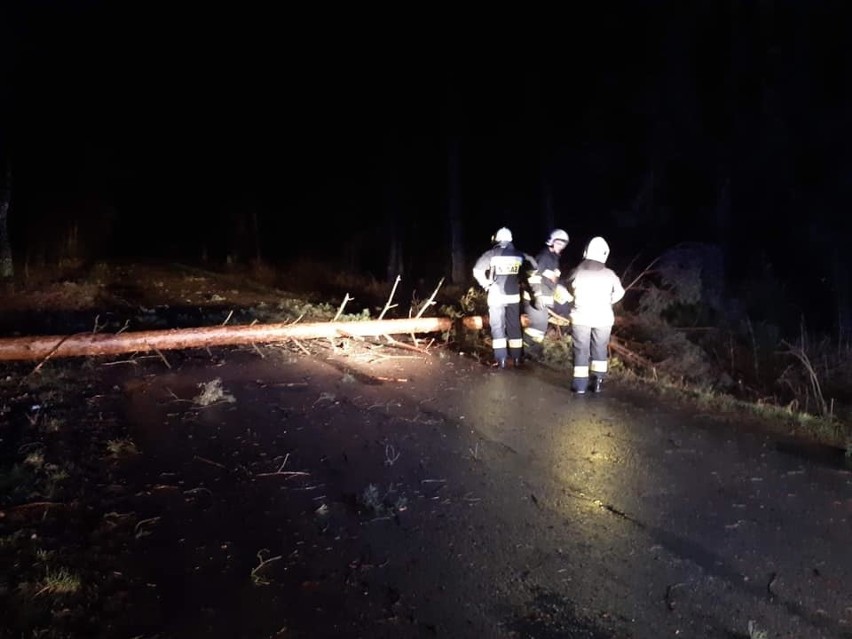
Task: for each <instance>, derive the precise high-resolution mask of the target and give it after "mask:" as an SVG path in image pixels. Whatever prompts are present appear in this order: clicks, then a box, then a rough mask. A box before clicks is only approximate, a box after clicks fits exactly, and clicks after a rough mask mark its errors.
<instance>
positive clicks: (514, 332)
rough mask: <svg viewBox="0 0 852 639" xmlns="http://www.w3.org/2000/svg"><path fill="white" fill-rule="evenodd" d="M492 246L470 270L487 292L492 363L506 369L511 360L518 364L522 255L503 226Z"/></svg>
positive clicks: (520, 343) (523, 258) (519, 353)
mask: <svg viewBox="0 0 852 639" xmlns="http://www.w3.org/2000/svg"><path fill="white" fill-rule="evenodd" d="M491 239H492V241H493V242H494V246H493V247H492V248H490V249H489V250H487V251H485V253H483V254H482V255H481V256H480V257H479V259H478V260H477V261H476V264H475V265H474V267H473V276H474V278H476V281H477V282H479V285H480V286H482V288H484V289H485V290H486V291H488V323H489V326H490V329H491V347H492V348H493V349H494V361H495V362H496V364H497V366H499V367H500V368H506V360H507V358H509V357H511V358H512V360H513V363H514V364H515V366H519V365H520V363H521V354H522V352H523V338H522V337H521V277H522V276H523V271H522V268H523V264H524V261H525V260H526V257H527V256H525V255H524V253H522V252H521V251H519V250H518V249H516V248H515V247H514V245H513V244H512V232H511V231H510V230H509V229H507V228H506V227H503V228H501V229H499V230H498V231H497V232H496V233H495V234H494V236H493V237H492V238H491Z"/></svg>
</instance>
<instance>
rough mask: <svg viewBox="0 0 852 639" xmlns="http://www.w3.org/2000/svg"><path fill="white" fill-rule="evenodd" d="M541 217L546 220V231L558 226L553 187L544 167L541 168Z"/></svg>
mask: <svg viewBox="0 0 852 639" xmlns="http://www.w3.org/2000/svg"><path fill="white" fill-rule="evenodd" d="M541 219H542V221H543V222H544V230H545V232H550V231H552V230H553V229H555V228H556V213H555V212H554V211H553V189H552V188H551V187H550V181H549V180H548V179H547V176H546V175H545V174H544V168H542V170H541Z"/></svg>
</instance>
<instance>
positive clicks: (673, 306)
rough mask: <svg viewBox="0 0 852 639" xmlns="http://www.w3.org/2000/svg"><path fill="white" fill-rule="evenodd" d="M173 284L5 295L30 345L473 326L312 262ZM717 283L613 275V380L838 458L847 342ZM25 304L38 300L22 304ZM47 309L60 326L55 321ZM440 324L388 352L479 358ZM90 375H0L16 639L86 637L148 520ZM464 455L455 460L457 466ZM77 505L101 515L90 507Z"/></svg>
mask: <svg viewBox="0 0 852 639" xmlns="http://www.w3.org/2000/svg"><path fill="white" fill-rule="evenodd" d="M173 270H174V273H176V275H175V276H174V279H173V280H172V281H169V280H167V279H165V278H164V279H163V280H162V281H159V280H155V281H152V282H149V283H148V286H149V287H150V288H152V289H153V292H152V293H150V296H149V297H145V298H144V300H143V299H142V298H133V299H131V298H130V297H129V292H132V291H129V289H128V287H127V286H126V285H122V286H118V284H117V282H116V278H119V277H124V278H126V276H127V274H126V273H124V274H123V275H120V274H118V273H117V272H116V269H115V267H113V266H110V265H106V264H96V265H94V266H93V267H91V268H87V269H84V268H82V267H79V266H77V267H75V268H74V269H73V270H71V271H63V272H62V273H60V274H56V273H55V272H54V274H53V275H52V276H48V275H46V274H42V275H41V279H37V278H36V276H35V275H32V276H27V277H26V278H24V280H22V281H19V282H17V283H16V284H15V286H14V290H11V291H8V292H9V293H10V295H16V294H21V295H26V296H27V297H26V299H27V300H30V302H32V300H36V301H37V302H38V303H37V305H36V306H35V307H34V308H32V307H30V314H28V315H24V316H22V317H26V319H27V322H35V323H33V324H29V323H28V324H26V325H21V326H18V327H16V331H17V332H18V333H19V334H26V333H27V331H28V330H29V329H30V328H32V329H33V330H34V331H37V330H38V329H40V328H41V327H39V326H37V322H38V317H39V316H40V315H42V314H43V315H44V316H45V317H46V316H48V315H51V314H56V317H57V318H58V319H55V320H51V321H49V322H47V323H46V324H45V325H44V326H45V327H46V328H43V330H51V331H56V330H57V327H59V326H62V324H61V321H62V318H63V317H65V318H67V319H68V321H69V322H70V325H69V326H68V327H67V328H65V329H64V330H67V331H68V332H72V331H74V330H95V331H120V330H141V329H144V328H156V327H169V326H175V325H178V326H181V325H182V326H187V325H190V326H191V325H205V324H207V325H213V324H221V323H225V322H228V321H230V322H233V323H238V322H239V323H250V322H253V321H258V322H280V321H287V322H291V321H331V320H338V321H341V320H342V321H363V320H367V319H377V318H379V317H380V316H384V317H387V318H391V317H396V318H400V317H414V316H416V315H418V314H420V313H423V314H428V315H444V316H450V317H454V318H461V317H463V316H467V315H481V314H486V313H487V306H486V301H485V294H484V293H483V292H481V291H479V290H477V289H476V288H474V287H470V288H466V287H458V286H452V285H447V284H444V283H443V282H441V281H425V280H422V281H416V282H414V283H409V282H406V281H399V280H398V281H395V282H383V281H378V280H376V279H375V278H370V277H363V276H355V275H352V274H345V273H343V272H341V271H336V270H331V269H329V268H328V267H325V266H323V265H320V264H316V263H301V264H300V265H298V266H296V267H293V268H287V269H284V268H273V267H272V266H270V265H266V264H261V263H257V264H255V265H253V266H252V267H250V268H244V269H238V268H234V267H231V268H230V269H228V270H226V271H220V272H218V273H217V274H216V275H217V278H219V279H218V280H216V281H218V282H219V286H220V287H221V282H223V281H224V282H226V284H225V286H224V288H212V287H211V286H212V285H211V282H213V281H214V280H213V278H212V277H211V278H209V279H208V277H207V276H208V275H210V272H209V271H208V272H205V271H204V270H201V269H193V268H187V267H180V268H179V269H176V270H175V269H173ZM720 277H721V276H720V274H719V272H718V261H717V259H716V256H715V254H714V252H713V250H712V249H710V248H708V247H704V246H700V245H690V246H682V247H677V248H675V249H672V250H671V251H669V252H667V253H665V254H664V255H662V256H660V257H658V258H657V259H655V260H653V261H652V262H650V263H649V264H647V265H645V266H644V267H642V268H641V269H640V268H634V267H631V268H627V269H625V270H624V271H623V272H622V281H623V282H624V284H625V286H626V287H627V289H628V294H627V296H626V298H625V300H624V302H623V304H621V305H620V306H619V310H618V313H617V324H616V327H615V331H614V334H613V342H612V360H611V368H612V372H613V375H614V376H616V377H618V378H619V379H620V380H621V382H622V383H624V384H629V385H637V386H642V387H643V388H644V389H645V390H647V391H651V392H656V393H660V394H661V395H663V396H665V398H666V400H667V401H684V402H691V403H692V404H693V405H695V406H696V407H698V408H699V409H700V410H701V411H714V412H719V413H725V414H728V415H730V416H732V418H733V419H739V418H748V419H749V420H753V419H759V420H761V422H762V423H765V424H766V425H767V427H768V428H770V429H776V430H777V431H778V432H782V433H785V434H795V435H797V436H800V437H803V438H807V439H810V440H815V441H817V442H820V443H823V444H828V445H831V446H833V447H837V448H838V449H843V450H845V451H847V452H846V454H847V456H850V453H849V451H850V450H852V430H850V409H849V406H850V404H852V401H850V400H851V399H852V398H850V396H849V395H850V392H851V391H850V389H852V347H850V344H849V341H848V340H847V339H846V338H845V337H844V336H843V335H842V334H838V335H835V336H831V335H817V334H814V333H813V332H811V331H809V330H808V328H807V325H806V323H805V322H804V321H803V320H802V321H801V322H800V323H799V325H798V330H797V331H796V332H795V333H792V334H790V333H789V332H788V331H787V332H785V329H784V328H782V323H781V322H778V321H774V320H773V317H772V314H771V313H770V312H767V311H770V310H771V309H769V308H767V307H766V306H765V305H760V304H758V305H757V306H754V305H753V304H750V303H749V302H748V299H747V296H745V295H743V294H740V295H739V296H737V295H734V294H732V293H726V292H725V291H724V290H723V289H722V287H721V286H720V285H719V281H720ZM178 285H180V286H178ZM755 286H757V285H755ZM33 291H38V293H36V294H35V297H33V294H32V293H33ZM749 291H750V292H751V293H752V294H754V293H755V291H756V289H749V290H746V291H745V292H749ZM137 292H138V293H140V294H141V293H142V292H141V291H137ZM261 292H262V293H263V294H262V295H261V294H260V293H261ZM145 294H146V295H148V293H145ZM758 298H759V296H758ZM258 300H260V301H258ZM193 309H194V310H193ZM63 310H64V311H65V312H66V313H69V314H68V315H65V316H63V314H62V311H63ZM81 310H86V312H81ZM191 310H192V312H190V311H191ZM74 322H77V324H76V325H75V324H74ZM456 326H457V327H458V328H456V329H454V330H452V331H450V332H448V333H446V334H443V335H440V336H433V337H430V338H427V339H423V338H422V337H421V338H419V339H415V338H414V336H411V338H410V340H406V342H405V344H404V345H405V346H406V347H408V348H411V347H414V348H417V349H423V350H430V351H432V352H437V353H440V352H442V351H445V350H450V349H452V350H454V351H462V352H465V353H466V354H469V355H470V356H473V357H476V358H478V359H481V360H482V361H483V362H488V361H490V343H489V339H488V331H487V330H480V331H469V330H464V329H462V328H461V325H460V323H456ZM6 328H8V327H6ZM6 328H4V330H6ZM353 339H354V338H353ZM348 341H349V340H348V339H347V338H341V339H339V340H335V343H334V344H333V345H332V347H333V348H343V349H345V348H347V342H348ZM389 345H390V344H389ZM311 348H314V346H313V345H311V344H310V343H305V344H302V345H292V350H293V352H294V353H296V352H298V351H304V350H307V349H311ZM146 357H156V356H146ZM123 363H125V364H132V363H133V360H128V361H125V362H123ZM538 365H543V366H548V367H552V368H553V369H555V370H563V371H565V374H566V376H567V375H568V374H569V371H570V366H571V343H570V336H569V331H568V327H567V326H565V325H564V324H563V323H560V322H556V323H554V324H552V325H551V326H550V329H549V334H548V339H547V340H546V343H545V351H544V356H543V359H542V360H541V362H540V363H539V364H538ZM96 368H97V365H96V363H95V360H93V359H84V360H75V361H74V362H73V364H67V363H63V362H62V361H56V360H51V361H49V362H47V363H46V365H43V366H42V365H39V366H35V365H34V364H33V363H32V362H11V363H4V365H3V366H2V373H0V420H2V424H3V432H2V439H3V441H2V447H0V602H2V603H3V604H4V606H3V607H4V609H5V613H4V615H5V616H4V619H3V621H4V623H5V625H6V626H7V627H9V628H14V629H17V630H20V632H21V633H24V634H21V635H20V636H33V637H35V636H38V637H66V636H84V635H86V634H87V633H91V632H94V629H96V628H98V624H99V623H100V621H99V620H98V615H100V614H102V613H105V612H108V611H110V610H119V609H121V608H122V607H123V606H125V605H126V597H127V596H128V593H129V592H131V590H132V584H130V583H128V581H127V576H126V575H125V574H124V573H123V571H122V565H121V561H120V557H121V555H122V552H123V551H124V549H125V545H126V544H127V543H130V542H132V541H133V540H134V539H136V540H138V539H140V538H142V537H145V536H146V535H148V534H150V531H151V529H152V527H154V526H156V525H157V518H150V517H145V516H144V515H143V514H141V513H140V514H137V513H135V512H126V511H124V510H122V509H121V508H119V507H118V506H116V507H114V508H113V507H111V506H110V503H112V502H113V501H114V502H115V503H116V504H119V503H121V501H122V500H123V499H125V498H126V495H123V494H122V488H121V486H119V485H118V484H117V483H116V481H115V478H116V476H118V475H120V474H121V472H122V471H123V470H126V469H127V468H129V467H132V465H133V464H135V463H137V460H138V458H140V457H143V455H141V454H140V448H141V447H140V446H139V445H138V443H137V442H136V441H134V439H133V435H132V433H130V432H129V431H128V429H127V428H125V427H124V425H123V424H122V422H121V420H120V418H119V417H118V415H119V414H120V412H119V411H118V410H116V409H115V407H111V406H110V398H109V397H108V396H105V395H92V394H91V393H89V392H87V391H86V389H87V388H92V387H93V384H94V381H93V380H94V378H95V377H96V373H97V371H96ZM509 374H513V373H511V372H510V373H509ZM217 381H218V380H215V379H214V380H213V381H212V382H209V383H207V384H205V385H202V386H199V387H198V389H197V393H196V395H195V396H194V397H192V398H191V399H182V400H177V399H176V400H175V401H181V402H185V403H186V402H188V403H189V404H190V405H192V406H195V407H201V408H203V407H206V406H210V405H213V404H217V403H230V402H233V397H231V396H230V395H228V393H227V392H225V391H224V390H223V388H222V387H221V385H220V384H218V383H217ZM344 381H345V380H344ZM83 398H85V399H83ZM81 420H82V421H81ZM397 457H398V454H397V453H396V451H394V450H393V449H392V448H390V449H388V451H387V452H386V460H385V463H386V464H388V465H392V464H393V463H394V461H395V460H396V458H397ZM477 457H478V455H477V451H476V450H472V451H471V458H472V459H477ZM201 461H202V462H205V463H206V462H207V461H208V460H201ZM286 461H287V460H286V459H284V460H283V463H282V464H281V467H280V468H279V470H278V471H277V474H288V473H289V472H290V471H284V470H283V468H284V464H286ZM210 463H212V462H210ZM92 500H97V502H98V504H99V510H100V511H102V512H100V511H98V512H96V511H92V510H91V508H90V505H91V503H92ZM356 505H357V509H358V513H359V516H360V517H362V518H363V519H364V520H365V521H372V520H376V519H384V518H391V519H392V518H394V517H395V516H397V514H398V513H400V512H402V511H404V510H405V509H406V507H407V497H406V495H405V494H403V493H402V492H400V489H399V488H396V487H394V486H393V485H391V486H379V485H373V484H370V485H369V486H367V487H366V488H365V489H364V490H363V492H362V494H360V495H358V496H357V498H356ZM56 522H62V523H61V525H57V523H56ZM69 540H76V541H74V542H73V543H69ZM279 559H280V557H279V556H277V555H276V556H273V555H272V554H270V553H269V552H268V550H266V549H261V550H259V551H258V554H257V565H256V566H255V567H254V569H252V570H251V574H250V578H251V580H252V583H254V584H256V585H263V584H264V583H267V581H268V579H269V578H270V577H269V572H270V571H271V570H274V566H275V562H277V561H278V560H279ZM7 604H8V605H7ZM100 631H102V632H104V634H105V635H109V632H108V631H106V630H104V629H103V628H101V629H100ZM27 632H28V633H29V634H26V633H27ZM16 636H17V635H16Z"/></svg>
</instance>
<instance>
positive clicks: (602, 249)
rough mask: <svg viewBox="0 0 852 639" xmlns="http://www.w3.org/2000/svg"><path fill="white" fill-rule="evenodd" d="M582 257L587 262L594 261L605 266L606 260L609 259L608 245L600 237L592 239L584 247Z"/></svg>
mask: <svg viewBox="0 0 852 639" xmlns="http://www.w3.org/2000/svg"><path fill="white" fill-rule="evenodd" d="M583 257H584V258H585V259H587V260H595V261H596V262H601V263H604V264H605V263H606V258H608V257H609V244H607V243H606V240H605V239H603V238H602V237H593V238H592V239H591V240H589V243H588V244H587V245H586V250H585V251H583Z"/></svg>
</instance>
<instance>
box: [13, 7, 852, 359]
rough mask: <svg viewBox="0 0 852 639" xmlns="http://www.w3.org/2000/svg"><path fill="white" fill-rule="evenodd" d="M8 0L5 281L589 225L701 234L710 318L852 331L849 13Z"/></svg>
mask: <svg viewBox="0 0 852 639" xmlns="http://www.w3.org/2000/svg"><path fill="white" fill-rule="evenodd" d="M3 11H4V12H5V14H4V15H3V19H2V20H0V30H2V33H0V35H2V38H0V40H2V42H3V45H2V46H3V50H2V60H3V63H2V66H0V74H2V75H0V78H2V83H0V91H2V94H0V109H2V111H0V136H1V137H0V149H2V155H3V159H4V166H5V167H6V168H7V171H6V172H5V176H6V178H5V180H4V190H3V193H4V194H5V195H4V197H3V200H4V201H5V202H6V205H7V206H6V208H5V211H6V213H5V214H4V217H3V218H2V221H3V222H4V224H3V228H4V230H6V231H7V232H6V234H5V235H4V236H3V239H4V240H6V242H5V245H6V246H7V247H8V248H7V253H8V252H9V251H10V252H11V255H12V257H13V259H14V262H15V264H16V265H17V269H18V274H19V276H20V274H21V273H23V272H26V269H27V267H28V266H29V265H48V264H59V263H62V262H63V261H69V260H70V261H77V262H80V263H89V262H92V261H97V260H110V259H123V258H166V259H174V260H181V261H197V262H207V263H210V264H226V263H231V264H245V263H249V262H255V263H257V262H259V261H260V262H264V263H267V264H271V265H274V266H275V267H276V268H285V267H287V266H288V265H292V264H294V263H297V262H304V261H306V260H311V261H315V262H318V263H320V264H322V266H323V268H327V269H329V270H334V269H339V270H340V271H342V272H345V273H350V274H353V275H364V276H367V277H372V278H375V279H377V280H380V281H381V280H386V281H391V280H392V279H393V278H394V277H395V276H396V275H402V276H403V277H404V278H406V279H407V280H409V281H418V280H421V279H427V280H434V279H436V278H437V277H440V276H447V277H448V278H449V279H450V280H453V281H455V282H456V283H457V284H459V285H463V284H466V283H469V282H470V269H469V267H470V264H471V263H472V261H473V259H475V257H476V255H478V254H479V253H481V252H482V251H483V250H485V249H486V248H488V245H489V238H490V236H491V234H492V233H493V232H494V230H496V228H498V227H499V226H503V225H507V226H509V227H510V228H512V229H513V231H514V233H515V237H516V244H517V245H518V246H519V247H520V248H522V249H523V250H525V251H527V252H530V253H535V252H537V251H538V250H539V249H540V248H541V246H542V244H543V240H544V238H545V237H546V233H547V232H548V230H549V229H550V228H552V227H554V226H559V227H562V228H565V229H566V230H567V231H568V232H569V234H570V235H571V237H572V242H571V244H570V245H569V247H568V249H567V250H566V253H565V256H564V258H565V259H564V261H565V264H566V266H570V265H572V264H574V263H576V262H577V261H578V260H579V259H580V256H581V252H582V247H583V244H584V243H585V241H586V240H587V239H588V238H589V237H591V236H592V235H597V234H600V235H604V236H605V237H607V239H608V240H609V242H610V244H611V245H612V247H613V253H612V257H611V262H612V264H611V265H612V266H613V268H615V269H616V270H617V271H619V272H620V273H623V274H624V275H625V276H629V275H630V273H635V272H639V271H641V270H642V269H644V268H645V267H646V266H647V265H648V264H650V263H651V262H652V261H653V260H655V259H657V258H658V257H660V256H662V255H666V254H667V253H670V252H672V251H675V252H678V251H681V248H679V247H683V246H685V245H686V246H693V247H697V248H696V251H697V253H696V254H698V255H701V256H703V257H702V259H704V260H705V261H702V262H700V263H696V264H698V266H696V268H699V269H700V271H701V277H702V278H703V281H704V285H705V287H706V288H707V289H708V290H712V291H713V293H712V299H713V300H715V301H714V302H713V304H715V306H713V307H712V310H713V312H714V313H717V314H721V315H733V316H735V317H740V318H742V317H748V318H749V321H750V322H751V323H752V325H763V324H765V325H767V326H771V327H773V329H772V330H773V331H774V332H777V334H778V336H779V339H780V338H785V339H798V338H799V337H800V336H801V335H802V333H803V327H804V332H806V333H807V332H815V333H817V334H819V335H823V336H828V337H830V338H832V339H834V340H836V341H837V342H838V344H839V345H842V344H844V343H846V341H847V340H848V336H849V332H850V328H852V319H850V313H852V300H850V292H852V291H851V290H850V289H851V288H852V287H850V282H849V275H848V274H849V271H850V266H852V265H850V264H849V261H850V259H852V258H850V257H849V252H848V251H847V250H846V245H847V243H848V241H849V239H850V235H852V233H850V230H852V229H850V225H852V222H850V221H849V216H848V215H845V209H846V208H847V207H848V205H849V200H850V185H852V183H851V182H850V180H851V179H852V178H850V175H852V171H850V169H852V154H850V149H852V145H850V144H849V143H848V142H849V136H850V124H852V115H850V114H852V109H850V108H849V107H850V104H849V100H850V95H849V92H848V89H847V87H848V85H849V71H850V56H852V53H850V52H849V50H848V47H846V46H845V39H844V38H845V35H844V29H843V25H844V17H845V16H846V13H848V10H845V9H844V8H843V6H842V5H840V4H837V3H829V2H816V3H807V4H804V3H801V4H800V3H787V2H779V1H765V2H760V3H753V4H752V3H749V4H746V3H740V2H735V1H730V2H709V1H705V2H694V3H665V2H644V3H624V4H622V5H615V6H611V7H609V8H606V9H598V10H595V9H575V13H574V14H573V15H572V20H571V21H570V22H569V23H568V24H566V25H561V26H560V27H559V28H558V29H557V28H555V26H553V27H550V26H547V23H548V20H547V19H546V16H539V17H538V18H537V19H536V20H533V21H531V22H530V24H529V28H528V29H527V25H526V23H525V22H524V21H519V22H518V24H517V25H515V27H514V29H515V30H514V31H506V30H503V29H498V28H496V26H495V28H483V27H482V25H480V27H481V28H478V29H475V28H474V25H473V23H469V22H467V21H466V20H464V19H459V20H458V21H457V22H455V23H453V24H449V23H447V22H446V21H442V20H441V19H439V18H438V17H433V18H429V17H424V18H423V20H421V21H419V22H417V23H415V22H413V21H409V20H405V19H402V18H400V20H399V21H397V22H396V23H392V25H391V27H390V28H380V27H377V26H375V25H374V23H372V22H371V20H370V19H369V16H360V18H361V19H360V20H359V21H357V22H356V23H351V22H347V20H346V19H344V18H345V17H346V16H342V15H341V16H340V18H341V19H340V20H339V21H335V22H333V23H330V22H329V23H322V24H321V23H319V22H317V20H316V16H309V15H299V14H287V15H280V16H273V15H271V14H270V15H268V16H267V15H261V14H253V15H250V14H249V13H248V12H245V13H242V12H218V13H217V12H214V11H212V10H206V12H202V13H196V12H189V11H186V12H180V11H171V12H166V13H164V9H163V8H162V7H158V6H156V5H151V6H149V7H147V8H145V9H143V8H139V7H137V8H128V7H121V8H119V7H114V6H109V5H107V4H106V3H99V2H80V3H59V2H55V3H51V2H48V3H46V4H45V5H44V6H43V7H41V10H40V11H35V10H34V9H32V8H26V7H6V8H4V9H3ZM273 18H275V19H273ZM494 20H495V25H496V24H497V23H499V20H500V17H499V16H496V17H495V18H494ZM356 25H357V28H354V27H355V26H356ZM371 25H372V26H371ZM492 26H493V25H492ZM225 35H227V37H223V36H225ZM705 258H706V259H705ZM692 263H695V260H692Z"/></svg>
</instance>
